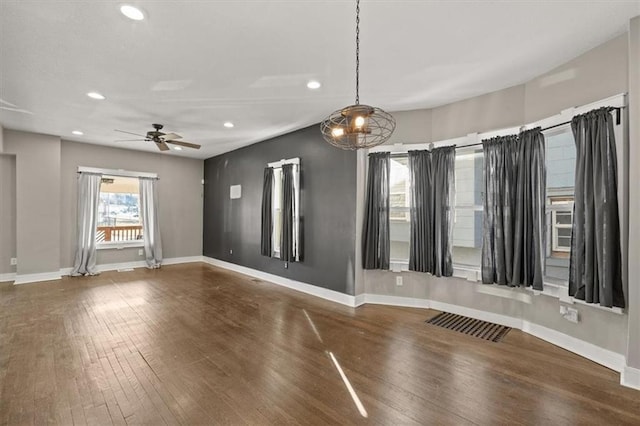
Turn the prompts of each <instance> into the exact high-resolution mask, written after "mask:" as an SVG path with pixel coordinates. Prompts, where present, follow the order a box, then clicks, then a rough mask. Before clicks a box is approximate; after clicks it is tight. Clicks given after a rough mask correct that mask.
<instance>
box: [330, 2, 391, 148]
mask: <svg viewBox="0 0 640 426" xmlns="http://www.w3.org/2000/svg"><path fill="white" fill-rule="evenodd" d="M359 92H360V0H356V103H355V104H354V105H349V106H346V107H344V108H342V109H339V110H337V111H334V112H332V113H331V114H330V115H329V117H327V118H326V119H325V120H324V121H322V123H320V131H321V132H322V136H323V137H324V140H326V141H327V142H329V143H330V144H331V145H333V146H335V147H338V148H341V149H345V150H356V149H361V148H371V147H374V146H377V145H380V144H383V143H385V142H386V141H387V140H389V138H390V137H391V135H392V134H393V131H394V130H395V128H396V121H395V119H394V118H393V116H392V115H391V114H389V113H388V112H385V111H384V110H382V109H380V108H377V107H372V106H369V105H361V104H360V93H359Z"/></svg>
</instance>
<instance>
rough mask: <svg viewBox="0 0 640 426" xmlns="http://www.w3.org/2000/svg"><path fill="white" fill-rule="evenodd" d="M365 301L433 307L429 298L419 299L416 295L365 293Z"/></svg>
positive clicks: (409, 306)
mask: <svg viewBox="0 0 640 426" xmlns="http://www.w3.org/2000/svg"><path fill="white" fill-rule="evenodd" d="M362 296H364V303H371V304H373V305H388V306H403V307H407V308H424V309H429V308H430V307H431V304H430V301H429V300H427V299H418V298H414V297H402V296H387V295H384V294H369V293H366V294H363V295H362Z"/></svg>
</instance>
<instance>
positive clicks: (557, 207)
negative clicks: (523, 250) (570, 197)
mask: <svg viewBox="0 0 640 426" xmlns="http://www.w3.org/2000/svg"><path fill="white" fill-rule="evenodd" d="M547 211H549V212H550V213H551V256H552V257H553V253H554V252H562V253H570V252H571V247H564V246H560V245H559V244H558V231H557V230H558V229H571V227H572V224H573V201H571V202H570V203H567V204H553V201H551V203H550V204H547ZM558 213H569V214H570V215H571V223H558V222H557V220H556V217H557V214H558Z"/></svg>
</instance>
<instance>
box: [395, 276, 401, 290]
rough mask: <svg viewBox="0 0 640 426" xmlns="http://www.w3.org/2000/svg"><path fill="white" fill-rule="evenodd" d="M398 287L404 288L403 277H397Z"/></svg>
mask: <svg viewBox="0 0 640 426" xmlns="http://www.w3.org/2000/svg"><path fill="white" fill-rule="evenodd" d="M396 285H397V286H398V287H400V286H402V276H399V277H396Z"/></svg>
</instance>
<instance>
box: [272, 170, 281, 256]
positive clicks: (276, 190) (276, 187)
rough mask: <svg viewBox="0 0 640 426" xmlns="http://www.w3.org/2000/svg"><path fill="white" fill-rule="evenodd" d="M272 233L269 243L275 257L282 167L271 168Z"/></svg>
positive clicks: (277, 245) (279, 228)
mask: <svg viewBox="0 0 640 426" xmlns="http://www.w3.org/2000/svg"><path fill="white" fill-rule="evenodd" d="M272 211H273V233H272V234H271V243H272V245H271V246H272V247H273V253H274V256H275V257H280V235H281V234H282V168H277V169H273V205H272Z"/></svg>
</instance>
